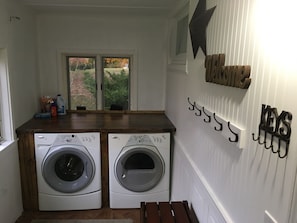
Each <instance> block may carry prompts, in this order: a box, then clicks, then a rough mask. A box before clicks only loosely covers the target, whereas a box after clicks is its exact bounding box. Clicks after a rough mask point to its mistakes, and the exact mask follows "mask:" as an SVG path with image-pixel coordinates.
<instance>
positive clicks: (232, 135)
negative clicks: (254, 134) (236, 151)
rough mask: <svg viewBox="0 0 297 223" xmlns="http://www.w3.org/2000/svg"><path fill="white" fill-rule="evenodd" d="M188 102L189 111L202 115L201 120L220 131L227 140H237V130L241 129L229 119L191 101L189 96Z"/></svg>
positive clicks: (234, 141)
mask: <svg viewBox="0 0 297 223" xmlns="http://www.w3.org/2000/svg"><path fill="white" fill-rule="evenodd" d="M188 103H189V105H190V106H189V107H188V109H189V110H190V111H193V112H194V114H195V116H198V117H203V121H204V122H205V123H209V124H211V125H212V126H213V128H214V130H215V131H217V132H222V134H223V135H224V136H225V137H226V138H227V139H228V140H229V142H232V143H238V142H239V136H240V133H239V132H240V131H241V130H240V129H239V128H237V127H236V126H235V125H233V124H232V123H230V121H226V120H224V119H223V118H221V117H219V116H218V115H216V113H215V112H210V111H208V110H207V109H206V108H205V107H204V106H199V105H198V104H197V103H196V102H195V101H191V100H190V98H189V97H188ZM225 126H226V127H225ZM233 128H236V130H234V129H233ZM226 129H227V130H226Z"/></svg>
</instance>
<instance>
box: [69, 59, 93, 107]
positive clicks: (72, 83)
mask: <svg viewBox="0 0 297 223" xmlns="http://www.w3.org/2000/svg"><path fill="white" fill-rule="evenodd" d="M68 81H69V108H70V109H71V110H75V109H76V107H77V106H85V107H86V109H87V110H96V109H97V104H96V101H97V100H96V96H97V87H96V58H95V57H68Z"/></svg>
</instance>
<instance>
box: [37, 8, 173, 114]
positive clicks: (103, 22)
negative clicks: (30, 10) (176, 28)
mask: <svg viewBox="0 0 297 223" xmlns="http://www.w3.org/2000/svg"><path fill="white" fill-rule="evenodd" d="M37 27H38V50H39V57H38V59H39V73H40V88H41V94H43V95H52V96H54V95H56V94H57V93H58V92H59V91H60V89H59V83H58V81H57V80H59V76H58V75H60V74H61V72H60V69H61V68H60V67H59V63H57V52H63V50H65V51H67V50H68V51H70V52H73V51H75V50H76V51H83V52H85V51H86V50H91V51H92V52H97V53H99V54H100V53H102V52H106V51H108V50H112V51H115V50H119V52H121V51H125V50H126V51H135V52H136V54H137V58H136V59H137V67H136V68H137V70H136V71H134V72H137V77H138V79H137V101H138V106H137V107H138V110H164V109H165V82H166V47H167V45H166V33H167V32H166V29H167V21H166V19H164V18H161V17H152V16H135V15H134V16H127V15H125V16H123V15H120V14H117V13H114V14H112V15H111V14H100V15H86V14H83V15H80V14H76V15H73V14H68V15H67V14H65V15H62V14H46V13H44V14H40V15H39V16H38V18H37ZM65 97H66V96H65Z"/></svg>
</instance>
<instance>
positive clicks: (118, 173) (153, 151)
mask: <svg viewBox="0 0 297 223" xmlns="http://www.w3.org/2000/svg"><path fill="white" fill-rule="evenodd" d="M108 154H109V199H110V208H140V202H142V201H145V202H150V201H169V196H170V133H150V134H109V135H108Z"/></svg>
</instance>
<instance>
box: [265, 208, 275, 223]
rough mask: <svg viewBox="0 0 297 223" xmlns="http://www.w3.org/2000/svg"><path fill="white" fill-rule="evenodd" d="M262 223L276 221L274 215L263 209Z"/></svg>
mask: <svg viewBox="0 0 297 223" xmlns="http://www.w3.org/2000/svg"><path fill="white" fill-rule="evenodd" d="M264 223H277V221H276V220H275V219H274V217H272V216H271V214H270V213H269V212H268V211H267V210H265V213H264Z"/></svg>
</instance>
